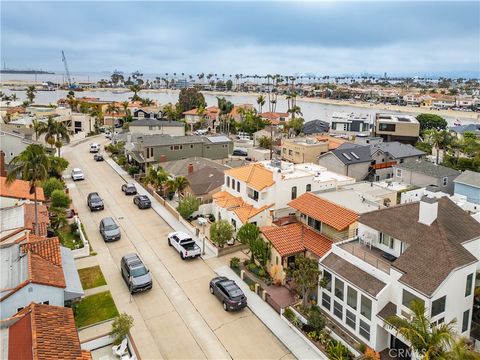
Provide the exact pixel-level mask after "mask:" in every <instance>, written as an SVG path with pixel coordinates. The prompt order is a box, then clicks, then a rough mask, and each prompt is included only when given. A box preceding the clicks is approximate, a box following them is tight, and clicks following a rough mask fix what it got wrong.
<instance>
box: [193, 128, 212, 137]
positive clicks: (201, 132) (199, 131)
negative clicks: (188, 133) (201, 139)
mask: <svg viewBox="0 0 480 360" xmlns="http://www.w3.org/2000/svg"><path fill="white" fill-rule="evenodd" d="M207 134H208V129H198V130H195V131H194V132H193V135H197V136H201V135H207Z"/></svg>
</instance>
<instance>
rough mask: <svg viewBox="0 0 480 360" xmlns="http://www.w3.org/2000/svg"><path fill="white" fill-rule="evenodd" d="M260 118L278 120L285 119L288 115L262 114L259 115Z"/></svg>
mask: <svg viewBox="0 0 480 360" xmlns="http://www.w3.org/2000/svg"><path fill="white" fill-rule="evenodd" d="M260 115H261V117H262V118H264V119H268V120H279V119H280V118H281V117H284V118H287V117H288V113H280V112H271V111H267V112H263V113H261V114H260Z"/></svg>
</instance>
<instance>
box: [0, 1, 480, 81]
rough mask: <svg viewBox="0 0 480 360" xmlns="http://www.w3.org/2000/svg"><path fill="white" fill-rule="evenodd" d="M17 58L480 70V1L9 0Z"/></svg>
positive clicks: (23, 63)
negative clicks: (75, 0)
mask: <svg viewBox="0 0 480 360" xmlns="http://www.w3.org/2000/svg"><path fill="white" fill-rule="evenodd" d="M1 8H2V11H1V53H2V67H3V64H4V62H5V63H6V64H7V67H9V68H16V69H23V68H28V69H44V70H53V71H62V69H63V64H62V61H61V50H62V49H63V50H65V52H66V54H67V58H68V62H69V66H70V68H71V71H72V72H99V71H113V70H114V69H119V70H122V71H124V72H125V73H131V72H133V71H135V70H140V71H141V72H143V73H158V74H161V73H165V72H168V73H173V72H177V73H181V72H184V73H187V74H196V73H198V72H204V73H210V72H214V73H217V74H218V73H220V74H222V73H225V74H236V73H243V74H259V75H260V74H275V73H279V74H317V75H320V74H325V75H344V74H352V75H360V74H362V73H369V74H377V75H383V74H384V73H385V72H386V73H387V74H389V75H391V76H415V75H418V76H424V75H426V76H435V75H436V76H455V77H457V76H463V77H477V78H478V77H480V3H479V2H477V1H472V2H443V1H442V2H410V1H408V2H397V1H385V2H359V1H355V2H343V1H342V2H198V1H197V2H179V3H173V2H135V3H132V2H93V1H88V2H42V1H36V2H8V1H7V2H2V4H1Z"/></svg>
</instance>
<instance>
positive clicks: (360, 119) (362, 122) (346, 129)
mask: <svg viewBox="0 0 480 360" xmlns="http://www.w3.org/2000/svg"><path fill="white" fill-rule="evenodd" d="M331 124H332V125H331V129H330V133H332V134H347V135H356V134H365V135H368V134H370V129H371V128H372V116H371V115H370V114H355V113H346V112H334V113H333V115H332V119H331Z"/></svg>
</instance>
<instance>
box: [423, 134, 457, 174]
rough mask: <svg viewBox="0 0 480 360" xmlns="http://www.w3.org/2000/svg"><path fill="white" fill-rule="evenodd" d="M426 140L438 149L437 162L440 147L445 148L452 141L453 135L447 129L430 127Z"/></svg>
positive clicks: (437, 160)
mask: <svg viewBox="0 0 480 360" xmlns="http://www.w3.org/2000/svg"><path fill="white" fill-rule="evenodd" d="M424 134H425V140H426V141H427V143H429V144H430V145H431V146H433V147H435V149H436V151H437V158H436V163H437V165H438V163H439V155H440V149H445V147H446V146H447V145H449V144H450V143H451V141H452V136H451V135H450V133H449V132H448V131H447V130H437V129H429V130H425V132H424Z"/></svg>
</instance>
